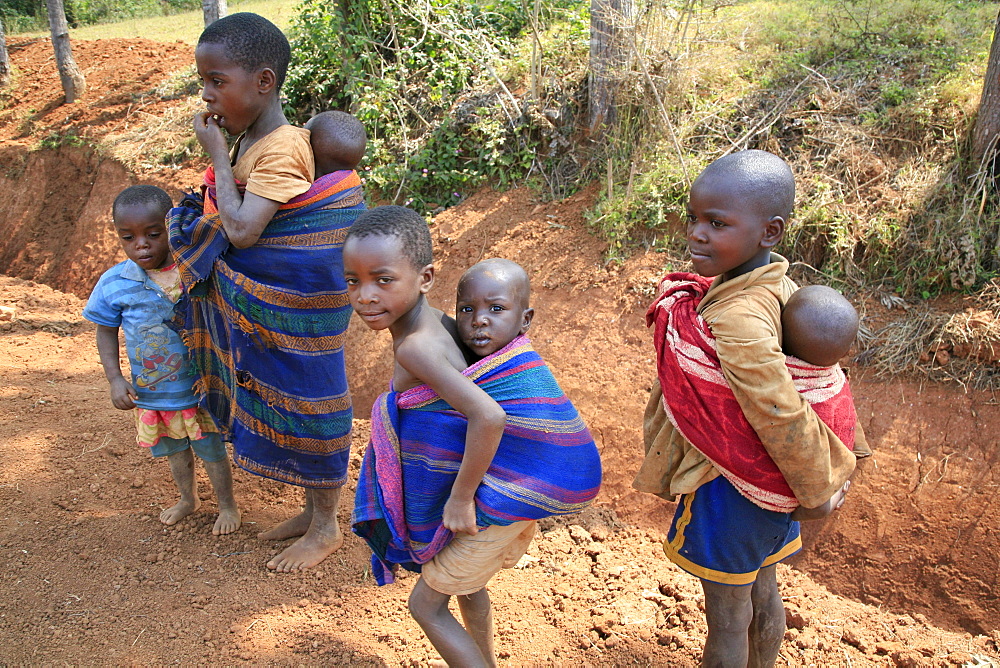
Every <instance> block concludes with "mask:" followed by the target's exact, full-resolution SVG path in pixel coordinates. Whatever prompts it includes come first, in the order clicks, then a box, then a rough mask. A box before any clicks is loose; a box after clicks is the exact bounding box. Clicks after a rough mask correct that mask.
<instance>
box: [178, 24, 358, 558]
mask: <svg viewBox="0 0 1000 668" xmlns="http://www.w3.org/2000/svg"><path fill="white" fill-rule="evenodd" d="M290 57H291V50H290V46H289V44H288V40H287V39H286V38H285V36H284V35H283V34H282V33H281V31H280V30H279V29H278V28H277V26H275V25H274V24H273V23H271V22H270V21H268V20H267V19H265V18H263V17H261V16H258V15H256V14H251V13H247V12H239V13H235V14H231V15H229V16H226V17H225V18H222V19H219V20H218V21H216V22H214V23H212V24H211V25H210V26H208V27H207V28H206V29H205V30H204V32H203V33H202V34H201V37H200V38H199V40H198V46H197V48H196V49H195V61H196V63H197V67H198V75H199V77H200V78H201V81H202V85H203V89H202V99H203V100H204V101H205V103H206V109H205V110H204V111H202V112H201V113H199V114H197V115H196V116H195V119H194V131H195V135H196V137H197V139H198V142H199V143H200V144H201V146H202V147H203V148H204V149H205V151H206V152H207V153H208V155H209V158H210V159H211V162H212V166H211V167H210V168H209V169H208V170H207V172H206V174H205V198H204V210H203V211H202V210H197V208H195V207H192V208H185V207H178V208H177V209H174V210H173V211H172V212H171V217H170V242H171V244H172V246H173V249H174V255H175V257H176V258H177V261H178V266H179V267H180V270H181V277H182V282H183V284H184V290H185V301H183V302H182V304H181V306H180V307H179V308H180V310H181V311H182V312H183V316H184V329H185V331H186V332H187V333H188V335H189V339H190V342H189V345H190V347H191V353H192V356H193V358H194V360H195V366H196V368H197V370H198V373H199V380H198V383H197V384H196V389H197V390H198V391H199V392H200V393H201V394H202V401H203V405H205V406H207V407H208V408H209V410H210V412H211V413H212V415H213V416H214V417H215V418H216V420H217V421H218V422H219V425H220V427H221V428H222V430H223V432H224V433H225V434H226V435H227V436H229V437H230V439H231V441H232V443H233V459H234V460H235V462H236V464H237V465H239V466H240V467H241V468H243V469H245V470H247V471H249V472H251V473H253V474H255V475H259V476H263V477H267V478H271V479H273V480H278V481H281V482H284V483H288V484H291V485H295V486H298V487H302V488H304V489H305V506H304V508H303V509H302V511H301V512H300V513H299V514H297V515H295V516H294V517H291V518H289V519H287V520H285V521H283V522H281V523H279V524H278V525H277V526H275V527H273V528H271V529H269V530H267V531H264V532H262V533H260V534H259V535H258V537H259V538H261V539H264V540H285V539H289V538H295V539H296V540H295V541H294V542H293V543H292V544H291V545H289V546H288V547H286V548H285V549H284V550H283V551H282V552H280V553H279V554H278V555H276V556H275V557H273V558H272V559H270V560H269V561H268V562H267V567H268V568H269V569H271V570H275V571H279V572H289V571H294V570H301V569H306V568H311V567H313V566H315V565H316V564H318V563H320V562H321V561H323V559H325V558H326V557H328V556H329V555H330V554H331V553H333V552H334V551H335V550H337V549H338V548H339V547H340V546H341V545H342V544H343V542H344V538H343V534H342V533H341V530H340V525H339V524H338V522H337V509H338V507H339V503H340V491H341V487H342V486H343V484H344V483H345V482H346V480H347V464H348V459H349V456H350V445H351V424H352V407H351V396H350V393H349V392H348V387H347V374H346V369H345V367H344V338H345V331H346V329H347V325H348V323H349V322H350V317H351V308H350V304H349V303H348V300H347V295H346V286H345V284H344V275H343V268H342V266H341V260H340V251H341V246H342V244H343V237H344V233H345V230H346V228H347V227H349V226H350V225H351V223H352V222H354V219H355V218H356V217H357V214H358V213H359V212H360V211H361V210H363V209H364V208H365V204H364V194H363V192H362V190H361V180H360V178H359V176H358V174H357V173H356V172H355V171H354V170H353V168H351V167H347V166H343V165H339V164H338V165H334V167H337V170H336V171H334V172H332V173H330V174H326V175H324V176H323V178H321V179H318V180H316V182H315V183H314V174H315V166H314V162H313V160H314V157H313V152H312V149H311V147H310V133H309V131H308V130H305V129H303V128H298V127H295V126H293V125H291V124H290V123H289V122H288V120H287V119H286V118H285V115H284V112H283V111H282V106H281V100H280V97H279V91H280V90H281V85H282V82H283V81H284V79H285V74H286V71H287V68H288V64H289V60H290ZM223 131H225V132H226V133H228V134H229V135H230V136H235V137H237V139H236V143H235V145H234V146H233V148H232V150H230V148H229V145H228V143H227V141H226V136H225V135H224V134H223ZM362 151H363V145H362Z"/></svg>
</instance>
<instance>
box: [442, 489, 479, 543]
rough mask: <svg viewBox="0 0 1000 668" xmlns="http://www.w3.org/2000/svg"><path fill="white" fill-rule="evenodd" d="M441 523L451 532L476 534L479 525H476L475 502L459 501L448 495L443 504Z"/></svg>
mask: <svg viewBox="0 0 1000 668" xmlns="http://www.w3.org/2000/svg"><path fill="white" fill-rule="evenodd" d="M441 523H442V524H444V528H445V529H448V530H449V531H451V532H452V533H456V534H458V533H467V534H469V535H472V536H474V535H476V534H477V533H478V532H479V527H477V526H476V502H475V501H459V500H457V499H456V498H455V497H453V496H449V497H448V502H447V503H445V504H444V513H443V515H442V518H441Z"/></svg>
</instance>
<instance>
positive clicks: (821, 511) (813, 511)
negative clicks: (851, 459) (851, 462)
mask: <svg viewBox="0 0 1000 668" xmlns="http://www.w3.org/2000/svg"><path fill="white" fill-rule="evenodd" d="M850 488H851V481H850V480H848V481H847V482H845V483H844V486H843V487H841V488H840V489H839V490H838V491H837V492H836V493H835V494H834V495H833V496H831V497H830V499H829V500H828V501H827V502H826V503H824V504H823V505H821V506H817V507H816V508H806V507H805V506H799V507H798V508H796V509H795V510H793V511H792V519H793V520H795V521H796V522H807V521H809V520H821V519H823V518H824V517H828V516H829V515H832V514H833V511H835V510H840V507H841V506H842V505H844V501H846V500H847V490H849V489H850Z"/></svg>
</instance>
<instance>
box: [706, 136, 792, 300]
mask: <svg viewBox="0 0 1000 668" xmlns="http://www.w3.org/2000/svg"><path fill="white" fill-rule="evenodd" d="M794 200H795V179H794V177H793V176H792V170H791V169H790V168H789V167H788V165H787V164H786V163H785V161H784V160H782V159H781V158H779V157H778V156H776V155H774V154H772V153H768V152H767V151H758V150H750V151H740V152H738V153H730V154H729V155H725V156H723V157H721V158H719V159H718V160H716V161H715V162H713V163H712V164H710V165H709V166H708V167H706V168H705V170H704V171H703V172H702V173H701V174H700V175H698V178H696V179H695V180H694V183H692V184H691V194H690V198H689V200H688V214H687V220H688V226H687V236H688V249H689V251H690V252H691V261H692V263H693V264H694V268H695V271H697V272H698V273H699V274H701V275H703V276H719V275H723V276H724V277H725V279H726V280H728V279H730V278H734V277H736V276H739V275H741V274H744V273H746V272H748V271H752V270H753V269H756V268H757V267H760V266H763V265H765V264H768V263H769V262H770V256H771V248H773V247H774V246H775V245H776V244H777V243H778V242H779V241H780V240H781V237H782V235H783V234H784V231H785V224H786V223H787V221H788V218H789V216H790V215H791V212H792V204H793V202H794Z"/></svg>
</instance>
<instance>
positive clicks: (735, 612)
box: [701, 580, 753, 668]
mask: <svg viewBox="0 0 1000 668" xmlns="http://www.w3.org/2000/svg"><path fill="white" fill-rule="evenodd" d="M701 586H702V589H704V591H705V618H706V620H707V621H708V638H706V639H705V653H704V655H703V656H702V658H701V665H702V666H706V667H708V668H716V667H720V668H730V667H732V668H744V666H746V665H747V659H748V656H749V628H750V621H751V620H752V619H753V604H752V602H751V599H750V592H751V587H749V586H744V587H734V586H732V585H723V584H718V583H715V582H709V581H708V580H702V581H701Z"/></svg>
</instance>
